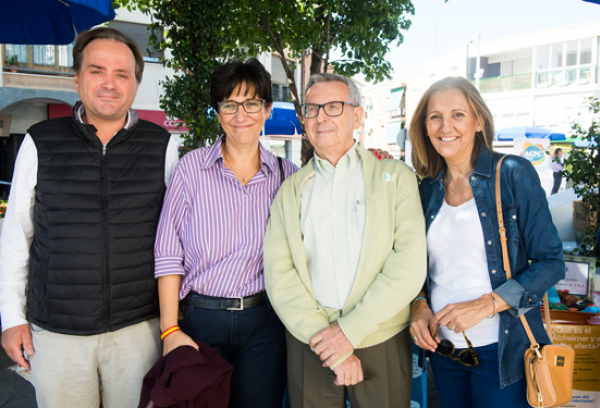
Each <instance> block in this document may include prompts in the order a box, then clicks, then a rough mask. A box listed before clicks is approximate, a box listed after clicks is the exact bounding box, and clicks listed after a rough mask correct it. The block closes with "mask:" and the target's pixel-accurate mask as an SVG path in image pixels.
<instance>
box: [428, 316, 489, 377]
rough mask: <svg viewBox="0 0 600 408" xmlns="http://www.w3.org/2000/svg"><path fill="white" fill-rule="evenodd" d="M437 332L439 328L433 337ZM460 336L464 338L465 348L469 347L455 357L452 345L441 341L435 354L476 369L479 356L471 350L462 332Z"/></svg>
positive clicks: (446, 341) (444, 340) (471, 346)
mask: <svg viewBox="0 0 600 408" xmlns="http://www.w3.org/2000/svg"><path fill="white" fill-rule="evenodd" d="M438 330H439V326H438V328H437V330H436V331H435V334H434V336H433V337H435V336H437V332H438ZM462 335H463V336H464V338H465V341H466V342H467V346H468V347H469V348H468V349H465V350H461V351H459V352H458V354H456V355H455V353H454V352H455V348H454V343H452V342H451V341H450V340H446V339H442V341H441V342H440V344H438V346H437V349H436V350H435V352H436V353H438V354H439V355H441V356H444V357H449V358H451V359H452V360H455V361H458V362H459V363H461V364H462V365H465V366H467V367H477V365H478V364H479V354H477V352H476V351H475V349H474V348H473V345H472V344H471V341H470V340H469V339H468V338H467V335H466V334H465V332H464V331H463V332H462Z"/></svg>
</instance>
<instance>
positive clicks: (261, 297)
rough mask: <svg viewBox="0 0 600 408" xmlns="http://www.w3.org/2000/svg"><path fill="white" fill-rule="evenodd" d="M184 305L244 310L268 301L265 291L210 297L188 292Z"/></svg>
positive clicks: (212, 308)
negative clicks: (240, 295) (244, 294)
mask: <svg viewBox="0 0 600 408" xmlns="http://www.w3.org/2000/svg"><path fill="white" fill-rule="evenodd" d="M181 302H182V303H183V304H184V305H185V306H187V307H190V306H193V307H194V308H196V309H210V310H244V309H252V308H253V307H259V306H264V305H266V304H267V303H268V301H267V295H266V293H265V292H260V293H257V294H256V295H251V296H246V297H231V298H225V297H223V298H222V297H212V296H205V295H199V294H197V293H190V294H189V295H187V296H186V297H185V298H184V299H183V300H182V301H181Z"/></svg>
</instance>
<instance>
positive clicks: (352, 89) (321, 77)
mask: <svg viewBox="0 0 600 408" xmlns="http://www.w3.org/2000/svg"><path fill="white" fill-rule="evenodd" d="M324 82H342V83H344V84H346V86H347V87H348V92H349V93H350V98H351V99H352V103H355V104H356V105H358V106H360V105H361V103H362V99H361V97H360V91H359V89H358V87H357V86H356V84H355V83H354V81H352V80H351V79H350V78H346V77H345V76H343V75H338V74H313V75H311V76H310V79H309V81H308V84H307V85H306V89H305V91H304V95H306V93H307V92H308V90H309V89H310V87H311V86H313V85H315V84H320V83H324ZM345 102H347V101H345Z"/></svg>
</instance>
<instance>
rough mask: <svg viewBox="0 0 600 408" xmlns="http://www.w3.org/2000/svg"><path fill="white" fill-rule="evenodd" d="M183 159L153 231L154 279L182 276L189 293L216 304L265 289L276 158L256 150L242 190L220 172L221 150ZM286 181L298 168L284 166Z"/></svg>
mask: <svg viewBox="0 0 600 408" xmlns="http://www.w3.org/2000/svg"><path fill="white" fill-rule="evenodd" d="M222 141H223V139H219V140H217V142H216V143H215V144H213V145H212V146H210V147H203V148H200V149H197V150H194V151H192V152H189V153H187V154H186V155H185V156H184V157H183V159H182V160H181V162H180V164H179V166H178V167H177V169H176V170H175V173H174V174H173V179H172V180H171V185H170V186H169V188H168V189H167V193H166V195H165V201H164V204H163V211H162V214H161V217H160V222H159V225H158V232H157V238H156V244H155V247H154V255H155V276H156V277H157V278H158V277H161V276H165V275H173V274H180V275H183V278H182V284H181V289H180V292H179V298H180V299H183V298H184V297H185V296H187V294H188V293H189V292H190V291H194V292H196V293H200V294H203V295H208V296H216V297H239V296H249V295H253V294H255V293H258V292H261V291H263V290H265V282H264V277H263V254H262V247H263V238H264V235H265V231H266V229H267V221H268V219H269V209H270V207H271V203H272V202H273V199H274V198H275V195H276V194H277V190H278V189H279V186H280V185H281V183H282V181H283V180H281V176H280V171H279V164H278V162H277V157H276V156H275V155H273V154H272V153H270V152H269V151H268V150H266V149H265V148H264V147H263V146H262V145H261V144H259V153H260V161H261V168H260V170H259V171H258V173H256V174H255V175H254V176H253V177H252V179H251V180H250V181H249V182H248V184H246V186H245V187H244V186H243V185H242V184H241V183H240V182H239V180H238V179H237V178H236V176H235V175H234V174H233V172H232V171H231V170H230V169H228V168H227V167H225V166H224V165H223V154H222V153H221V143H222ZM283 170H284V174H285V176H289V175H291V174H293V173H294V172H296V171H297V170H298V168H297V167H296V166H295V165H294V164H293V163H291V162H289V161H287V160H283Z"/></svg>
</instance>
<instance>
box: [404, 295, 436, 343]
mask: <svg viewBox="0 0 600 408" xmlns="http://www.w3.org/2000/svg"><path fill="white" fill-rule="evenodd" d="M436 328H437V324H435V323H434V316H433V312H432V311H431V309H430V308H429V306H428V305H427V302H426V301H425V300H423V299H420V300H417V301H416V303H415V304H414V305H413V307H412V310H411V323H410V335H411V337H412V338H413V341H414V342H415V344H416V345H417V346H419V347H421V348H422V349H425V350H429V351H431V352H434V351H435V349H436V348H437V345H438V343H439V342H440V339H439V337H437V336H436V337H435V338H434V337H433V334H435V332H436Z"/></svg>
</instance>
